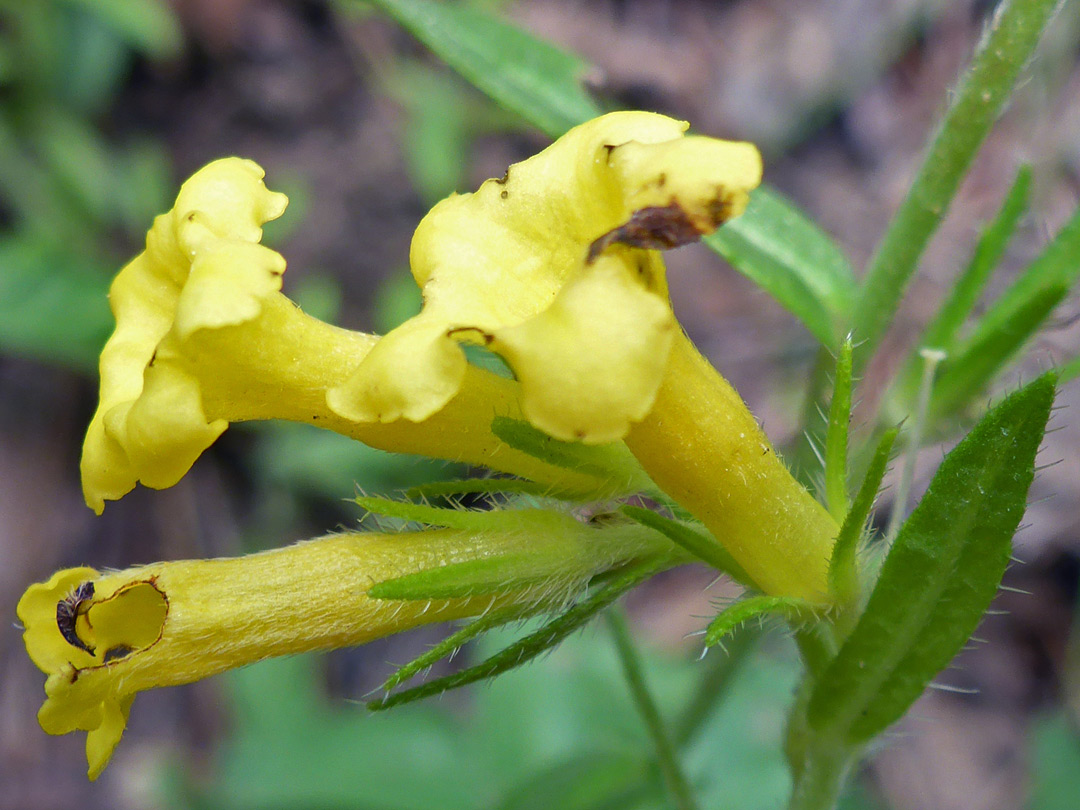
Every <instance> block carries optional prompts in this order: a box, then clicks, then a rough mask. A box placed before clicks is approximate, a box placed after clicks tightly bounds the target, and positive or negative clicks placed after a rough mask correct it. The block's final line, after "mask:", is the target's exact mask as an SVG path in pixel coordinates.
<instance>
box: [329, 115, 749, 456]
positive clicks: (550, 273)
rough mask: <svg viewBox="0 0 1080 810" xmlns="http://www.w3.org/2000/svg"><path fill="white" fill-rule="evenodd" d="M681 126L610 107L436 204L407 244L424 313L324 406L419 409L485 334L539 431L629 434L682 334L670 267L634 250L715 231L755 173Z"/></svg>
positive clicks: (382, 416)
mask: <svg viewBox="0 0 1080 810" xmlns="http://www.w3.org/2000/svg"><path fill="white" fill-rule="evenodd" d="M686 127H687V125H686V123H684V122H680V121H675V120H672V119H670V118H666V117H664V116H661V115H654V114H651V113H640V112H623V113H612V114H610V115H605V116H603V117H601V118H597V119H595V120H593V121H590V122H589V123H587V124H583V125H581V126H579V127H577V128H575V129H573V130H571V131H570V132H569V133H567V134H566V135H564V136H563V137H562V138H560V139H559V140H558V141H556V142H555V143H554V144H552V145H551V146H550V147H548V148H547V149H545V150H544V151H543V152H541V153H540V154H538V155H536V156H535V157H532V158H529V159H528V160H526V161H524V162H522V163H518V164H516V165H514V166H511V167H510V168H509V169H508V170H507V173H506V176H505V177H503V178H502V179H500V180H488V181H487V182H486V183H484V184H483V185H482V186H481V187H480V189H479V190H478V191H477V192H475V193H474V194H465V195H460V196H452V197H450V198H449V199H446V200H444V201H443V202H441V203H439V204H438V205H436V206H435V208H433V209H432V210H431V212H430V213H429V214H428V215H427V217H425V218H424V220H423V221H422V222H421V223H420V226H419V227H418V228H417V230H416V234H415V236H414V237H413V243H412V250H411V256H410V258H411V264H412V272H413V276H414V277H415V278H416V282H417V284H419V285H420V286H421V288H422V289H423V292H424V308H423V311H422V312H421V314H420V315H418V316H416V317H415V318H412V319H411V320H409V321H407V322H406V323H404V324H403V325H402V326H400V327H399V328H398V329H395V330H394V331H392V332H390V333H389V334H388V335H387V336H386V337H385V338H383V340H381V341H380V342H379V345H378V346H376V347H375V348H374V349H373V350H372V351H371V353H370V354H368V356H367V357H366V358H365V359H364V361H363V362H362V363H361V364H360V366H359V367H358V368H357V370H356V372H355V373H354V374H353V376H352V377H351V378H350V379H349V380H348V382H346V383H345V384H344V385H342V386H340V387H338V388H337V389H335V390H334V391H331V393H330V399H329V401H330V403H331V405H332V406H333V407H334V408H335V409H336V410H337V411H339V412H340V413H343V414H345V415H347V416H350V417H352V418H355V419H358V420H363V421H367V422H378V421H388V420H394V419H398V418H400V417H402V416H404V417H406V418H408V419H425V418H427V417H428V416H429V415H430V414H432V413H435V412H437V411H438V410H439V409H440V408H442V407H444V406H445V404H446V403H447V402H448V401H450V399H451V398H452V397H453V396H455V394H457V392H458V391H460V390H462V388H463V385H464V376H463V375H464V373H465V370H466V368H467V366H466V361H465V356H464V353H463V352H462V350H461V347H460V346H459V344H460V343H479V344H483V345H487V346H488V347H490V348H491V349H492V350H494V351H496V352H498V353H499V354H501V355H502V356H503V357H504V358H505V359H506V360H507V361H508V362H509V363H510V365H511V366H512V368H513V369H514V373H515V375H516V376H517V379H518V380H520V381H521V385H522V408H523V410H524V413H525V416H526V417H527V418H528V419H529V420H530V421H531V422H532V423H533V424H534V425H536V426H537V427H539V428H540V429H542V430H544V431H545V432H547V433H548V434H550V435H552V436H554V437H556V438H559V439H564V440H573V439H580V440H582V441H584V442H587V443H600V442H608V441H614V440H617V439H620V438H622V437H623V436H624V435H626V432H627V430H628V428H629V425H630V423H632V422H635V421H638V420H640V419H642V418H643V417H644V416H645V414H646V413H648V411H649V408H650V407H651V406H652V402H653V399H654V397H655V396H656V391H657V388H658V387H659V385H660V380H661V378H662V377H663V374H664V369H665V367H666V365H667V355H668V352H669V350H670V347H671V344H672V340H673V339H674V337H675V334H676V333H677V331H678V328H677V325H676V323H675V320H674V317H673V316H672V313H671V308H670V306H669V305H668V301H667V284H666V281H665V277H664V267H663V263H662V262H661V261H660V259H659V256H658V255H657V254H656V253H654V252H652V251H649V250H643V249H641V248H657V247H673V246H675V245H679V244H684V243H686V242H689V241H693V240H694V239H697V238H698V237H699V236H700V235H701V234H702V233H707V232H709V231H711V230H713V229H714V228H715V227H716V226H717V224H719V223H720V222H723V221H724V220H726V219H728V218H729V217H732V216H736V215H738V214H739V213H740V212H741V211H742V209H743V208H744V207H745V205H746V201H747V197H748V193H749V191H750V189H752V188H754V187H755V186H756V185H757V184H758V182H759V181H760V179H761V159H760V157H759V156H758V152H757V150H756V149H755V148H754V147H753V146H752V145H750V144H745V143H729V142H725V141H718V140H715V139H713V138H703V137H686V136H684V134H683V133H684V131H685V130H686ZM401 368H408V369H409V370H410V372H411V373H409V374H402V373H399V370H400V369H401Z"/></svg>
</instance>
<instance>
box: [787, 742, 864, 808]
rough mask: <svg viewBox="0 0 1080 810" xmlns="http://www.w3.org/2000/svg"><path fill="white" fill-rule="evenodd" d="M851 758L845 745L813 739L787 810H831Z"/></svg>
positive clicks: (834, 805) (849, 750) (853, 755)
mask: <svg viewBox="0 0 1080 810" xmlns="http://www.w3.org/2000/svg"><path fill="white" fill-rule="evenodd" d="M854 759H855V752H854V751H853V750H852V749H850V748H848V747H846V746H843V745H837V744H826V743H825V742H824V741H822V740H821V739H820V738H815V739H813V740H812V742H811V745H810V748H809V750H808V751H807V753H806V761H805V763H804V765H803V768H802V771H801V773H800V774H799V778H798V779H797V781H796V782H795V789H794V791H793V792H792V794H791V802H790V803H789V804H788V810H833V808H835V807H836V803H837V801H838V800H839V799H840V793H841V791H842V790H843V788H844V780H845V777H846V776H847V773H848V770H849V769H850V767H851V764H852V762H853V761H854Z"/></svg>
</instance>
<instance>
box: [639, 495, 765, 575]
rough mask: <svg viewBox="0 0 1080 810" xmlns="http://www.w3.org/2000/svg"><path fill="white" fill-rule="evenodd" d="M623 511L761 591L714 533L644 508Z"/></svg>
mask: <svg viewBox="0 0 1080 810" xmlns="http://www.w3.org/2000/svg"><path fill="white" fill-rule="evenodd" d="M619 511H620V512H622V513H623V514H624V515H626V516H627V517H628V518H630V519H631V520H634V521H636V522H637V523H640V524H641V525H642V526H648V527H649V528H650V529H655V530H656V531H658V532H660V533H661V534H662V535H664V536H665V537H666V538H667V539H668V540H670V541H671V542H672V543H674V544H675V545H677V546H681V547H682V548H684V549H686V550H687V551H689V552H690V553H691V554H693V555H694V556H695V557H696V558H697V559H699V560H701V561H702V562H705V563H707V564H709V565H711V566H712V567H713V568H715V569H716V570H717V571H721V572H723V573H725V574H727V575H728V576H729V577H731V578H732V579H734V580H735V581H736V582H740V583H742V584H743V585H746V586H747V587H750V588H757V586H756V585H755V584H754V580H752V579H751V578H750V575H749V574H748V573H746V571H745V570H743V567H742V566H741V565H739V563H737V562H736V561H735V558H734V557H732V556H731V554H730V553H728V550H727V549H726V548H724V547H723V546H722V545H720V543H719V542H718V541H717V540H716V538H715V537H713V536H712V535H711V534H708V533H707V532H704V531H700V530H698V529H696V528H692V527H691V526H688V525H687V524H685V523H681V522H679V521H677V520H672V519H671V518H666V517H664V516H663V515H658V514H656V512H654V511H652V510H651V509H645V508H644V507H641V506H631V505H629V504H627V505H624V506H621V507H620V508H619Z"/></svg>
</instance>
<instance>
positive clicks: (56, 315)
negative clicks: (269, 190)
mask: <svg viewBox="0 0 1080 810" xmlns="http://www.w3.org/2000/svg"><path fill="white" fill-rule="evenodd" d="M181 41H182V40H181V34H180V28H179V24H178V23H177V21H176V19H175V17H174V15H173V13H172V11H171V9H170V7H169V5H168V4H167V3H165V2H163V0H67V2H63V1H62V0H38V1H37V2H32V3H28V2H21V0H8V1H7V2H3V3H0V90H2V95H0V267H2V268H3V272H2V273H0V352H3V353H5V354H17V355H22V356H28V357H34V358H37V359H40V360H44V361H46V362H51V363H58V364H61V365H66V366H70V367H72V368H75V369H79V370H81V371H92V370H93V369H94V368H95V367H96V363H97V354H98V351H99V350H100V348H101V345H102V344H103V343H104V341H105V338H106V337H108V334H109V332H110V331H111V329H112V319H111V316H110V314H109V310H108V304H107V299H106V293H107V290H108V284H109V280H110V279H111V277H112V275H113V274H114V273H115V272H116V270H117V268H118V267H119V265H120V263H121V262H122V261H123V260H124V258H125V257H126V256H128V255H129V254H131V253H133V252H134V251H133V250H132V248H135V247H137V246H139V245H141V243H142V239H143V234H144V233H145V231H146V227H147V223H148V222H150V221H151V219H152V218H153V216H154V215H155V214H157V213H159V212H160V211H162V210H164V207H165V202H166V200H167V199H168V196H169V194H170V192H171V185H172V179H171V171H170V168H169V160H168V157H167V155H166V153H165V151H164V149H163V148H162V147H161V146H160V144H157V143H156V142H154V141H152V140H150V139H141V138H137V137H133V138H131V139H130V140H128V141H127V142H124V143H113V142H112V141H111V140H110V139H109V138H108V137H107V136H106V135H105V134H104V131H103V130H104V125H103V122H104V120H105V119H106V117H107V113H108V110H109V107H110V105H111V104H112V103H114V102H115V100H116V96H117V94H118V93H119V91H120V89H121V84H122V83H123V81H124V80H125V78H126V76H127V73H128V70H129V68H130V67H131V65H132V63H133V61H134V60H135V59H137V58H146V59H169V58H172V57H175V56H176V55H177V54H178V53H179V51H180V47H181Z"/></svg>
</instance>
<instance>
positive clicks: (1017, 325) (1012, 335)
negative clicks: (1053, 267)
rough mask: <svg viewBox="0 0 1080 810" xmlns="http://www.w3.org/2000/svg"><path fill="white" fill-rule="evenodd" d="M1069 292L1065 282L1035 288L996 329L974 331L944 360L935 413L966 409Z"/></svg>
mask: <svg viewBox="0 0 1080 810" xmlns="http://www.w3.org/2000/svg"><path fill="white" fill-rule="evenodd" d="M1077 261H1078V262H1080V257H1078V259H1077ZM1068 294H1069V287H1068V286H1067V285H1066V284H1063V283H1060V284H1056V285H1053V286H1050V287H1046V288H1045V289H1041V290H1037V291H1033V292H1032V294H1031V296H1030V297H1029V298H1027V299H1026V300H1024V301H1023V302H1022V303H1021V304H1020V305H1018V306H1017V308H1015V309H1013V310H1011V311H1010V312H1009V313H1008V318H1007V319H1006V320H1004V321H999V322H998V323H997V326H996V328H995V329H979V330H978V331H977V332H976V334H974V335H972V337H971V340H969V341H968V342H966V343H965V344H964V346H963V347H962V348H961V349H960V350H959V351H958V353H957V354H956V355H954V356H953V357H952V358H951V359H949V360H946V361H945V362H944V363H943V364H942V368H941V371H940V372H939V376H938V380H937V384H936V385H935V386H934V391H933V396H932V399H931V402H930V414H931V417H932V418H941V417H944V416H948V415H950V414H953V413H956V412H958V411H962V410H964V409H965V408H966V407H967V406H968V405H969V404H970V403H971V401H972V400H973V399H974V398H975V397H977V396H978V395H979V394H980V393H982V392H983V390H984V389H985V388H986V386H987V385H988V384H989V383H990V382H991V381H993V379H994V377H996V376H997V374H998V372H999V371H1001V369H1002V368H1003V367H1004V366H1005V365H1006V364H1007V363H1008V362H1009V360H1010V359H1011V358H1013V357H1014V356H1015V355H1016V354H1017V352H1019V351H1020V349H1021V348H1022V347H1023V345H1024V343H1025V342H1026V341H1027V340H1028V338H1030V337H1031V336H1032V335H1033V334H1034V333H1035V332H1036V331H1037V330H1038V329H1039V327H1040V326H1042V324H1044V323H1045V322H1046V319H1047V318H1048V317H1049V316H1050V313H1051V312H1053V311H1054V309H1055V308H1056V307H1057V305H1058V304H1060V303H1061V301H1062V299H1064V298H1065V296H1066V295H1068ZM995 320H996V319H995Z"/></svg>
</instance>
